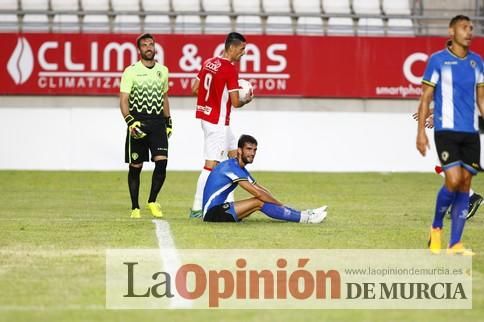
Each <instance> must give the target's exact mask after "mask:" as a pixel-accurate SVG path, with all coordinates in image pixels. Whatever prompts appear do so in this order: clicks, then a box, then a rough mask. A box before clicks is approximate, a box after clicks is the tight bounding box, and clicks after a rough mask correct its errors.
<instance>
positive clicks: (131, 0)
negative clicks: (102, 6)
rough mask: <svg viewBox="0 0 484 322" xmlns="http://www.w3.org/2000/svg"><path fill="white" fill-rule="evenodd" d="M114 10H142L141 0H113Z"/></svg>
mask: <svg viewBox="0 0 484 322" xmlns="http://www.w3.org/2000/svg"><path fill="white" fill-rule="evenodd" d="M111 5H112V7H113V10H114V11H133V12H139V11H140V7H139V5H140V2H139V0H111Z"/></svg>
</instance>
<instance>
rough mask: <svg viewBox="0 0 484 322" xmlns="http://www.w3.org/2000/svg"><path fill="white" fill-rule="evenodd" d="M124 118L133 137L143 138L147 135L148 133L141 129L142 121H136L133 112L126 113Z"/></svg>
mask: <svg viewBox="0 0 484 322" xmlns="http://www.w3.org/2000/svg"><path fill="white" fill-rule="evenodd" d="M124 120H125V121H126V124H127V125H128V130H129V133H130V134H131V137H132V138H133V139H136V140H137V139H142V138H144V137H145V136H146V133H145V132H143V131H142V130H141V122H140V121H136V120H135V119H134V117H133V116H132V115H131V114H128V115H126V117H125V118H124Z"/></svg>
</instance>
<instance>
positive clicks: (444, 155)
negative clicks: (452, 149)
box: [440, 151, 449, 161]
mask: <svg viewBox="0 0 484 322" xmlns="http://www.w3.org/2000/svg"><path fill="white" fill-rule="evenodd" d="M440 157H441V158H442V161H447V160H448V159H449V152H447V151H442V153H441V154H440Z"/></svg>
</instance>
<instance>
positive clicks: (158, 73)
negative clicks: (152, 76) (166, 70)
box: [156, 70, 161, 78]
mask: <svg viewBox="0 0 484 322" xmlns="http://www.w3.org/2000/svg"><path fill="white" fill-rule="evenodd" d="M156 76H158V78H161V70H159V71H157V72H156Z"/></svg>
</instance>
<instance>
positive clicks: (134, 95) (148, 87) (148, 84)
mask: <svg viewBox="0 0 484 322" xmlns="http://www.w3.org/2000/svg"><path fill="white" fill-rule="evenodd" d="M120 91H121V92H123V93H127V94H129V113H130V114H131V115H133V116H134V117H135V118H137V119H151V118H160V117H163V96H164V95H165V93H166V92H168V68H167V67H166V66H163V65H161V64H158V63H155V65H154V66H153V67H151V68H148V67H146V66H145V65H143V63H142V62H141V61H138V62H137V63H136V64H133V65H131V66H128V67H127V68H126V69H125V70H124V72H123V76H122V77H121V85H120Z"/></svg>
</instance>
